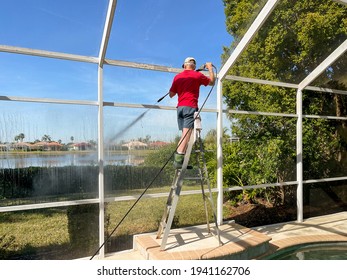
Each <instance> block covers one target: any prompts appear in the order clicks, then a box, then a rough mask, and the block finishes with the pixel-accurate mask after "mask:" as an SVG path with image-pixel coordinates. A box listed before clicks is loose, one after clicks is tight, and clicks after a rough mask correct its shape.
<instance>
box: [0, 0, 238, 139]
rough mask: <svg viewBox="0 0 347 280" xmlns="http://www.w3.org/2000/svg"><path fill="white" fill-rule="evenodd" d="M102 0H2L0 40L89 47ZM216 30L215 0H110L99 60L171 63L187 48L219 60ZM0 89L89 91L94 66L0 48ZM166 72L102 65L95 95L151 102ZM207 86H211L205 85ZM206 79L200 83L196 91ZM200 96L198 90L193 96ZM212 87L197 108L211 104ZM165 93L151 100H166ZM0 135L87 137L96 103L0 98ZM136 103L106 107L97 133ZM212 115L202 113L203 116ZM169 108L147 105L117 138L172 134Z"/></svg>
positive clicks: (59, 48) (128, 117)
mask: <svg viewBox="0 0 347 280" xmlns="http://www.w3.org/2000/svg"><path fill="white" fill-rule="evenodd" d="M107 6H108V1H107V0H83V1H82V0H60V1H46V0H19V1H5V2H4V3H2V7H1V10H0V24H1V26H2V28H1V29H0V45H10V46H17V47H25V48H33V49H41V50H48V51H56V52H64V53H71V54H79V55H86V56H98V52H99V46H100V43H101V38H102V32H103V27H104V20H105V16H106V12H107ZM231 41H232V38H231V36H230V35H229V34H227V32H226V28H225V15H224V7H223V2H222V0H220V1H219V0H213V1H212V0H189V1H187V0H161V1H159V0H142V1H138V0H136V1H135V0H118V1H117V8H116V13H115V18H114V23H113V27H112V33H111V36H110V41H109V45H108V48H107V54H106V57H107V58H109V59H116V60H126V61H133V62H141V63H151V64H158V65H164V66H171V67H177V68H179V67H180V66H181V64H182V61H183V60H184V58H185V57H187V56H194V57H195V58H196V60H197V62H198V65H200V64H203V63H205V62H206V61H212V62H213V63H214V65H216V66H217V68H218V69H219V68H220V66H221V59H220V57H221V54H222V51H223V46H229V45H230V44H231ZM0 61H1V63H0V95H3V96H21V97H32V98H53V99H66V100H88V101H96V100H97V67H96V65H94V64H90V63H80V62H71V61H63V60H56V59H48V58H39V57H30V56H25V55H16V54H8V53H0ZM173 76H174V75H173V74H170V73H162V72H153V71H143V70H137V69H128V68H122V67H111V66H105V68H104V99H105V101H111V102H125V103H141V104H154V103H155V102H156V100H158V98H159V97H161V96H163V95H164V94H165V93H166V92H167V90H168V88H169V87H170V84H171V81H172V78H173ZM214 91H215V89H214ZM207 92H208V88H204V89H202V96H206V93H207ZM201 100H203V99H201ZM215 103H216V98H215V96H213V97H211V98H210V99H209V101H208V104H207V105H206V107H208V108H214V107H215ZM175 104H176V100H174V99H170V98H166V99H164V100H163V101H162V102H161V104H160V105H165V106H175ZM0 110H1V112H2V113H1V116H0V141H2V142H5V141H13V138H14V136H15V135H17V134H19V133H21V132H23V133H24V134H25V135H26V138H25V140H26V141H33V140H35V139H39V138H41V137H42V136H43V135H44V134H48V135H50V136H51V137H52V139H53V140H58V139H61V140H62V141H63V142H68V141H69V139H70V137H71V136H73V137H74V138H75V140H76V141H85V140H89V139H95V137H96V135H97V134H96V132H97V130H96V120H97V108H96V107H88V106H77V105H73V106H68V105H55V104H45V103H41V104H34V103H27V102H20V103H14V102H7V101H0ZM141 113H143V110H139V109H130V110H129V109H127V110H125V109H122V108H106V109H105V136H106V137H112V134H117V133H118V131H119V130H120V129H122V127H124V126H125V125H126V124H127V123H130V122H131V121H132V120H134V119H136V118H137V117H138V116H139V115H140V114H141ZM214 120H215V118H214V117H212V118H211V125H213V124H214ZM177 133H178V132H177V125H176V120H175V115H174V112H165V111H163V112H161V111H160V112H159V111H158V110H153V111H151V112H148V114H146V116H145V117H144V118H143V120H141V122H140V123H138V124H137V126H134V128H133V129H131V130H130V129H129V131H128V132H127V134H125V135H124V139H119V140H128V139H130V138H137V137H144V136H146V135H151V136H152V139H153V140H155V139H158V138H160V137H162V138H165V139H163V140H168V139H170V138H172V137H174V136H175V135H176V134H177Z"/></svg>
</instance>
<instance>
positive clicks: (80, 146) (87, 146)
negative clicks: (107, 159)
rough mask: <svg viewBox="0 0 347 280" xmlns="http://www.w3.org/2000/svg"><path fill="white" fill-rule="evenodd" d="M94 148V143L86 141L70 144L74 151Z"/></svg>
mask: <svg viewBox="0 0 347 280" xmlns="http://www.w3.org/2000/svg"><path fill="white" fill-rule="evenodd" d="M93 148H94V145H92V144H90V143H87V142H79V143H74V144H72V149H73V150H75V151H86V150H92V149H93Z"/></svg>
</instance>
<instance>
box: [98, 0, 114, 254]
mask: <svg viewBox="0 0 347 280" xmlns="http://www.w3.org/2000/svg"><path fill="white" fill-rule="evenodd" d="M116 5H117V1H116V0H109V4H108V10H107V16H106V21H105V26H104V33H103V36H102V40H101V46H100V50H99V65H98V102H99V107H98V108H99V111H98V162H99V245H100V251H99V257H101V258H104V257H105V246H106V244H104V242H105V197H104V194H105V191H104V94H103V75H104V71H103V70H104V69H103V65H104V60H105V55H106V50H107V45H108V41H109V38H110V34H111V28H112V23H113V18H114V13H115V10H116Z"/></svg>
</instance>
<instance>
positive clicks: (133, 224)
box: [0, 187, 213, 259]
mask: <svg viewBox="0 0 347 280" xmlns="http://www.w3.org/2000/svg"><path fill="white" fill-rule="evenodd" d="M193 188H194V187H193ZM183 189H185V188H183ZM166 190H168V188H166ZM156 191H159V190H156ZM166 200H167V197H161V198H143V199H141V200H140V201H139V202H138V203H137V204H136V205H135V207H134V208H133V210H132V211H131V212H130V213H129V214H128V215H127V216H126V218H125V219H124V221H123V222H122V223H121V225H120V226H119V227H118V228H117V230H116V231H115V232H114V233H113V235H112V238H110V240H112V239H114V240H117V239H118V240H119V241H118V243H117V242H116V246H113V248H112V250H111V251H114V250H122V249H125V248H122V246H123V247H124V244H121V243H124V240H125V239H126V240H128V241H129V240H132V236H133V235H134V234H139V233H145V232H156V231H157V230H158V225H159V222H160V220H161V218H162V215H163V212H164V209H165V204H166ZM134 202H135V201H120V202H110V203H107V204H106V215H105V216H106V219H105V220H106V222H105V231H106V232H108V234H110V233H111V232H112V231H113V230H114V229H115V227H116V225H117V224H118V223H119V221H121V220H122V218H123V217H124V216H125V214H126V213H127V212H128V210H129V209H130V208H131V206H132V205H133V204H134ZM93 206H95V209H96V210H93V211H92V213H86V210H84V208H83V207H81V210H79V211H77V212H76V213H74V214H73V215H74V216H72V214H70V215H69V208H66V207H61V208H54V209H53V208H52V209H39V210H31V211H20V212H7V213H1V215H0V259H13V258H23V259H27V258H38V259H42V258H47V259H70V258H76V257H84V256H88V255H91V254H93V251H95V250H96V249H97V248H98V224H97V223H98V210H97V206H98V205H93ZM74 207H75V206H74ZM88 211H89V210H88ZM209 213H210V217H211V219H210V221H213V219H212V217H213V216H212V212H211V211H209ZM93 221H96V224H95V223H93ZM195 224H206V217H205V209H204V205H203V199H202V195H201V194H198V195H189V196H183V195H182V196H181V197H180V199H179V202H178V206H177V209H176V213H175V219H174V224H173V226H172V228H175V227H185V226H189V225H195ZM90 232H92V233H90ZM91 239H92V241H91ZM76 240H77V241H76ZM129 242H130V241H129ZM117 244H118V245H120V247H121V248H114V247H117V246H118V245H117ZM130 244H131V242H130ZM127 249H129V248H127ZM42 255H43V257H42Z"/></svg>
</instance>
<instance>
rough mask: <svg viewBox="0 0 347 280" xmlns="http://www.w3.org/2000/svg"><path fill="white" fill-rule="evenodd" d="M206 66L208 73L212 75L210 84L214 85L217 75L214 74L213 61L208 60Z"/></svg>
mask: <svg viewBox="0 0 347 280" xmlns="http://www.w3.org/2000/svg"><path fill="white" fill-rule="evenodd" d="M205 67H206V68H207V69H208V74H209V76H210V83H209V85H210V86H213V85H214V82H215V81H216V77H215V76H214V72H213V69H212V63H211V62H206V64H205Z"/></svg>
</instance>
